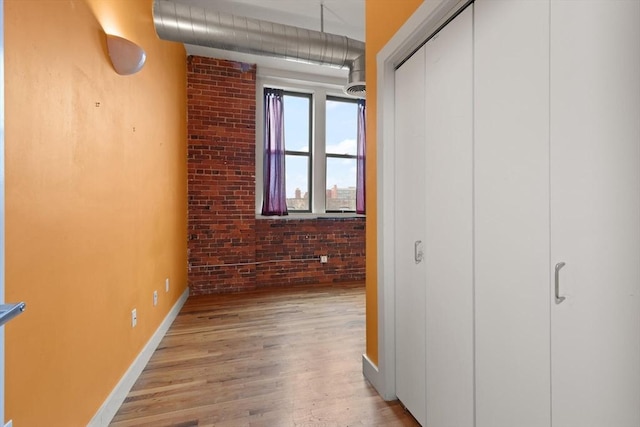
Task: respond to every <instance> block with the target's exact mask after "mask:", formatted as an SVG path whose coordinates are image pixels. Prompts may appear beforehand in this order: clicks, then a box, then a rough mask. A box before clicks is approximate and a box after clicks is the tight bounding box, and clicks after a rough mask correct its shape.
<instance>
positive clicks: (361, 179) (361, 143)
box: [356, 99, 367, 214]
mask: <svg viewBox="0 0 640 427" xmlns="http://www.w3.org/2000/svg"><path fill="white" fill-rule="evenodd" d="M366 129H367V107H366V104H365V101H364V99H360V100H358V152H357V177H356V213H359V214H364V213H365V193H366V184H365V176H366V175H365V170H364V167H365V152H366V147H367V131H366Z"/></svg>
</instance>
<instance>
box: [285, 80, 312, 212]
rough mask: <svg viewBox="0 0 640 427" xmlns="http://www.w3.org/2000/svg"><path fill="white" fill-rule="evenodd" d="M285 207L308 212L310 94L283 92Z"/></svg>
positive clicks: (310, 168)
mask: <svg viewBox="0 0 640 427" xmlns="http://www.w3.org/2000/svg"><path fill="white" fill-rule="evenodd" d="M283 99H284V111H285V113H284V145H285V161H284V162H285V185H286V188H287V209H288V210H289V211H291V212H311V185H310V184H311V171H312V167H311V95H310V94H297V93H293V92H285V93H284V97H283Z"/></svg>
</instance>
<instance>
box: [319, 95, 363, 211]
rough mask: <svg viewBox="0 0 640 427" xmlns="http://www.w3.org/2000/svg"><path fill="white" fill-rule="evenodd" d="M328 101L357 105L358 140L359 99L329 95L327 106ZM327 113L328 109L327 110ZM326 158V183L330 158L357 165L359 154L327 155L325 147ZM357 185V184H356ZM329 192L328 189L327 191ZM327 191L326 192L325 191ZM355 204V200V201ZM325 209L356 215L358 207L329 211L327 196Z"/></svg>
mask: <svg viewBox="0 0 640 427" xmlns="http://www.w3.org/2000/svg"><path fill="white" fill-rule="evenodd" d="M327 101H334V102H348V103H350V104H355V106H356V114H355V115H356V140H357V138H358V136H357V133H358V129H357V127H358V123H357V117H358V110H357V107H358V99H357V98H347V97H346V96H335V95H327V97H326V99H325V105H326V102H327ZM325 111H326V108H325ZM325 127H326V119H325ZM325 144H326V137H325ZM324 156H325V168H324V177H325V181H326V179H327V164H328V163H329V158H333V159H352V160H355V161H356V164H357V162H358V153H357V152H356V154H333V153H327V150H326V145H325V150H324ZM356 181H357V176H356ZM356 184H357V183H356ZM326 186H327V185H326V183H325V187H326ZM327 190H328V189H327ZM325 191H326V190H325ZM354 203H355V200H354ZM324 209H325V212H326V213H353V214H355V213H356V207H355V205H354V207H353V210H349V211H345V210H336V209H327V200H326V196H325V201H324Z"/></svg>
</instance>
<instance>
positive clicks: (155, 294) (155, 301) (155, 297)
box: [153, 291, 158, 307]
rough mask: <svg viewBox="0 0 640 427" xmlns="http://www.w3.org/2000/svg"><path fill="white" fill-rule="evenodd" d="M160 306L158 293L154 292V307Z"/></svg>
mask: <svg viewBox="0 0 640 427" xmlns="http://www.w3.org/2000/svg"><path fill="white" fill-rule="evenodd" d="M156 305H158V291H153V306H154V307H155V306H156Z"/></svg>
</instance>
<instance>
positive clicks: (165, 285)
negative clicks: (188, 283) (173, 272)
mask: <svg viewBox="0 0 640 427" xmlns="http://www.w3.org/2000/svg"><path fill="white" fill-rule="evenodd" d="M164 291H165V292H169V278H168V277H167V278H166V279H164Z"/></svg>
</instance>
